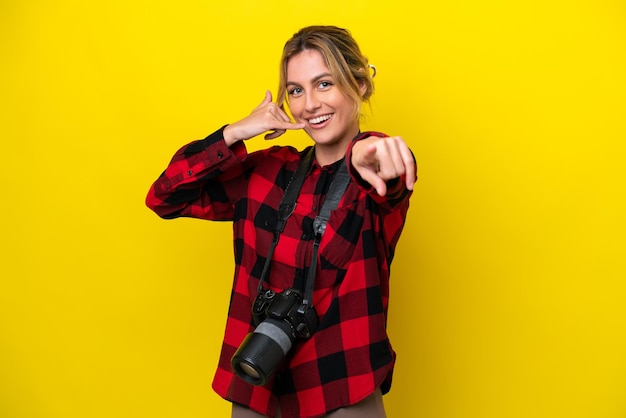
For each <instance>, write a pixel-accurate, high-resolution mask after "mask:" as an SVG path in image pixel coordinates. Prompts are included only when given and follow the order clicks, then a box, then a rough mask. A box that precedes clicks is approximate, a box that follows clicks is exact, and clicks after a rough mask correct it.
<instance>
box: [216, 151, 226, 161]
mask: <svg viewBox="0 0 626 418" xmlns="http://www.w3.org/2000/svg"><path fill="white" fill-rule="evenodd" d="M217 158H219V159H220V160H221V159H222V158H224V153H223V152H222V151H218V152H217Z"/></svg>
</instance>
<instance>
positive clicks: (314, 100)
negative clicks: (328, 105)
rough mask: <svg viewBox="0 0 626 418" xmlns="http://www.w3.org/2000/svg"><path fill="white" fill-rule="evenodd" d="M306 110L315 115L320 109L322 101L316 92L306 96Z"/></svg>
mask: <svg viewBox="0 0 626 418" xmlns="http://www.w3.org/2000/svg"><path fill="white" fill-rule="evenodd" d="M304 99H305V102H304V109H305V110H306V111H307V112H308V113H315V111H316V110H317V109H319V107H320V105H321V104H320V100H319V97H318V96H317V94H316V92H315V91H308V92H306V94H305V98H304Z"/></svg>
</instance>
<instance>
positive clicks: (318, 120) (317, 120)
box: [308, 114, 333, 125]
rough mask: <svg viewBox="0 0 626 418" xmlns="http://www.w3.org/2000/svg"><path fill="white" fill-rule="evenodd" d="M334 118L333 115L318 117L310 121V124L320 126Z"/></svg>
mask: <svg viewBox="0 0 626 418" xmlns="http://www.w3.org/2000/svg"><path fill="white" fill-rule="evenodd" d="M332 116H333V115H332V114H328V115H321V116H317V117H315V118H312V119H309V120H308V121H309V123H310V124H311V125H319V124H322V123H324V122H326V121H327V120H328V119H330V118H331V117H332Z"/></svg>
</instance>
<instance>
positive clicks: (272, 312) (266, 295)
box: [252, 289, 317, 339]
mask: <svg viewBox="0 0 626 418" xmlns="http://www.w3.org/2000/svg"><path fill="white" fill-rule="evenodd" d="M268 318H271V319H277V320H285V321H287V322H288V323H289V324H290V325H291V328H292V334H293V338H294V339H295V338H309V337H310V336H311V335H312V334H313V333H314V332H315V329H316V328H317V314H316V313H315V309H314V308H312V307H309V306H306V305H303V304H302V293H301V292H300V291H299V290H296V289H287V290H285V291H283V292H281V293H276V292H274V291H272V290H267V291H265V292H260V293H259V294H258V295H257V297H256V299H255V300H254V303H253V304H252V319H253V320H254V324H255V325H256V326H258V325H259V324H261V322H263V321H265V320H266V319H268Z"/></svg>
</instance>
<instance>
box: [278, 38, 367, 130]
mask: <svg viewBox="0 0 626 418" xmlns="http://www.w3.org/2000/svg"><path fill="white" fill-rule="evenodd" d="M304 50H316V51H319V52H320V54H321V55H322V57H323V58H324V62H325V63H326V66H327V67H328V69H329V70H330V73H331V74H332V76H333V78H334V80H335V83H337V86H338V87H339V88H340V89H341V90H342V91H343V93H344V94H346V95H347V96H348V97H349V98H350V99H351V100H352V101H353V103H354V116H355V118H357V117H358V116H359V114H360V112H361V103H362V102H366V101H368V100H369V98H370V97H371V96H372V94H373V93H374V83H373V80H372V76H370V66H369V64H368V60H367V57H365V56H364V55H363V54H362V53H361V50H360V48H359V46H358V45H357V43H356V41H355V40H354V38H353V37H352V35H351V34H350V32H348V31H347V30H346V29H342V28H338V27H336V26H308V27H305V28H303V29H300V30H299V31H298V32H297V33H295V34H294V35H293V36H292V37H291V39H289V40H288V41H287V43H285V47H284V48H283V56H282V58H281V60H280V81H279V85H278V97H277V104H278V106H280V107H281V108H284V105H285V101H287V102H288V97H287V64H288V63H289V60H290V59H291V58H292V57H294V56H296V55H298V54H299V53H300V52H302V51H304ZM362 86H365V93H363V94H361V87H362Z"/></svg>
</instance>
